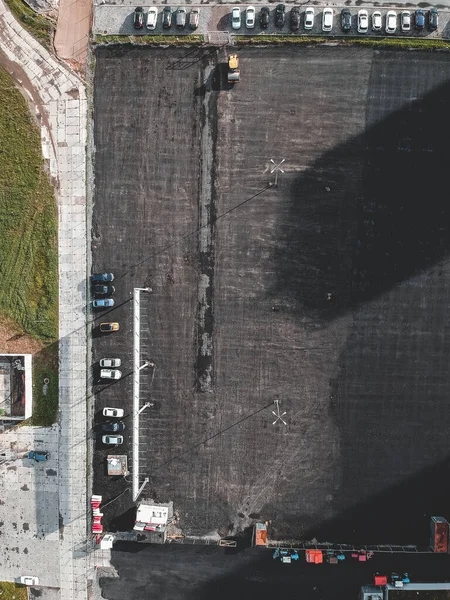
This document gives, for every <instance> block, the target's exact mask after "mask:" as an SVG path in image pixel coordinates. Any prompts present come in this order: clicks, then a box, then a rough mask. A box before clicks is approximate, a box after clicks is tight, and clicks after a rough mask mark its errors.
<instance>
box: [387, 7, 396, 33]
mask: <svg viewBox="0 0 450 600" xmlns="http://www.w3.org/2000/svg"><path fill="white" fill-rule="evenodd" d="M396 29H397V13H396V12H395V10H388V12H387V15H386V33H395V31H396Z"/></svg>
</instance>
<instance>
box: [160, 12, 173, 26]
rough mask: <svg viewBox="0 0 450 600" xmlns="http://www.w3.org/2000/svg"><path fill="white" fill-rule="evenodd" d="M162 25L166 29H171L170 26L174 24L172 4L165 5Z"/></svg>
mask: <svg viewBox="0 0 450 600" xmlns="http://www.w3.org/2000/svg"><path fill="white" fill-rule="evenodd" d="M162 26H163V27H164V29H169V27H171V26H172V9H171V8H170V6H165V7H164V8H163V19H162Z"/></svg>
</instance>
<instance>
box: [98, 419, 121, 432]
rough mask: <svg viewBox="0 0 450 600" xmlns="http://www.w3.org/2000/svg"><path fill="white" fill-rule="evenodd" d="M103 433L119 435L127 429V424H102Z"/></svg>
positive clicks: (118, 422) (119, 422)
mask: <svg viewBox="0 0 450 600" xmlns="http://www.w3.org/2000/svg"><path fill="white" fill-rule="evenodd" d="M101 427H102V432H103V433H119V432H120V431H123V430H124V429H125V424H124V423H122V421H116V422H115V423H102V425H101Z"/></svg>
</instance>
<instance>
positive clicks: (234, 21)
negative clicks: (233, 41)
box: [231, 6, 241, 29]
mask: <svg viewBox="0 0 450 600" xmlns="http://www.w3.org/2000/svg"><path fill="white" fill-rule="evenodd" d="M231 27H232V28H233V29H240V28H241V9H240V8H239V6H235V7H234V8H233V9H232V11H231Z"/></svg>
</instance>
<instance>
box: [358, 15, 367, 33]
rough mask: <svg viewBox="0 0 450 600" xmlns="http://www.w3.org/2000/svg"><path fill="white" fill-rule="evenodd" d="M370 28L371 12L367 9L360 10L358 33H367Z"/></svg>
mask: <svg viewBox="0 0 450 600" xmlns="http://www.w3.org/2000/svg"><path fill="white" fill-rule="evenodd" d="M368 30H369V13H368V12H367V10H360V11H358V33H367V32H368Z"/></svg>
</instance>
